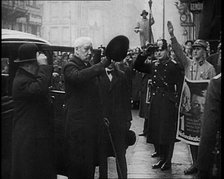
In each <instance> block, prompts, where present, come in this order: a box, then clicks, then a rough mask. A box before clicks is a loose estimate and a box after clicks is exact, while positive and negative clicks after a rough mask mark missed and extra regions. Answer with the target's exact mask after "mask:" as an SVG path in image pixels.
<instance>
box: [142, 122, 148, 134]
mask: <svg viewBox="0 0 224 179" xmlns="http://www.w3.org/2000/svg"><path fill="white" fill-rule="evenodd" d="M147 130H148V118H145V121H144V126H143V134H146V133H147Z"/></svg>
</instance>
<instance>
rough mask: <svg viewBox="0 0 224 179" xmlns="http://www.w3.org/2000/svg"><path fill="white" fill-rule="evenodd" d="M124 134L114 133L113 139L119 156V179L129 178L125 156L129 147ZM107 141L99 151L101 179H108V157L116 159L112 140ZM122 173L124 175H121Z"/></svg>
mask: <svg viewBox="0 0 224 179" xmlns="http://www.w3.org/2000/svg"><path fill="white" fill-rule="evenodd" d="M122 133H123V132H122ZM122 133H120V132H116V133H115V132H112V138H113V143H114V147H115V150H116V155H117V158H116V167H117V173H118V178H122V179H123V178H124V179H126V178H127V162H126V157H125V154H126V148H127V146H126V142H125V137H124V134H122ZM105 135H106V134H105ZM105 141H106V142H105V143H102V145H100V149H99V175H100V177H99V178H100V179H107V178H108V163H107V157H109V156H114V157H116V156H115V154H114V152H113V148H112V145H111V141H110V139H109V138H107V140H105ZM118 164H119V166H120V169H119V168H118ZM120 172H121V173H122V174H120ZM121 175H122V176H121Z"/></svg>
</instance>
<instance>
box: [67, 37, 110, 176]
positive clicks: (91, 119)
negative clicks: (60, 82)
mask: <svg viewBox="0 0 224 179" xmlns="http://www.w3.org/2000/svg"><path fill="white" fill-rule="evenodd" d="M92 56H93V43H92V39H91V38H89V37H79V38H77V39H76V40H75V42H74V58H73V59H71V60H70V61H69V63H67V64H66V65H65V67H64V70H63V74H64V79H65V92H66V112H67V113H66V123H65V135H66V142H67V144H68V159H69V161H68V179H74V178H94V173H95V166H96V159H97V147H98V146H97V145H98V136H99V131H100V127H101V126H102V125H103V117H102V106H101V100H100V89H99V78H98V77H99V75H101V74H102V73H104V72H105V67H107V66H108V65H109V64H110V60H108V59H107V58H106V57H104V58H101V59H100V60H99V62H97V63H96V64H91V63H90V60H91V59H92Z"/></svg>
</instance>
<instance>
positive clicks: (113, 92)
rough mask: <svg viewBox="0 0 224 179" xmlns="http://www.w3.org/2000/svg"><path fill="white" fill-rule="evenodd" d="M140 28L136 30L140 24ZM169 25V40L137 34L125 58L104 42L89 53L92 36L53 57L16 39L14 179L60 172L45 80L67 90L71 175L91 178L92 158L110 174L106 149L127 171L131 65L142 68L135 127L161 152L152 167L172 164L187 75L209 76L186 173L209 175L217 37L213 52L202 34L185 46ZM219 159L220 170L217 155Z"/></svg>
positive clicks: (215, 120)
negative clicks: (97, 53)
mask: <svg viewBox="0 0 224 179" xmlns="http://www.w3.org/2000/svg"><path fill="white" fill-rule="evenodd" d="M147 14H148V13H147V12H146V11H143V12H142V14H141V16H143V17H144V19H145V17H146V16H147ZM140 28H141V26H139V27H138V28H136V29H135V31H136V32H141V29H140ZM167 28H168V32H169V35H170V38H171V44H168V43H167V41H166V40H165V39H158V40H157V41H156V43H155V44H154V45H152V46H150V44H147V41H145V40H141V46H142V47H141V48H140V47H138V48H136V49H125V50H124V51H125V53H126V54H127V55H126V56H125V57H123V58H122V60H117V59H111V58H108V57H107V56H105V53H106V50H107V49H105V48H103V46H101V47H99V49H100V50H101V57H100V59H99V60H98V61H92V57H93V43H92V39H91V38H89V37H80V38H77V39H76V40H75V42H74V53H73V54H68V53H63V54H62V55H55V56H53V58H54V60H53V65H49V64H48V60H47V57H46V56H45V55H44V54H42V53H39V50H38V47H37V46H36V45H35V44H23V45H21V46H20V48H19V59H18V60H16V61H15V63H17V64H18V65H19V68H18V71H17V73H16V76H15V79H14V81H13V88H12V95H13V100H14V107H15V116H14V120H13V142H12V172H11V174H12V179H26V178H27V179H30V178H32V179H35V178H38V179H39V178H42V179H45V178H46V179H56V178H57V171H56V167H55V166H56V164H55V150H54V145H55V144H54V143H53V142H52V141H54V121H53V117H54V116H53V108H52V100H51V98H50V96H49V93H48V92H49V88H51V89H57V90H64V91H65V95H66V103H65V111H66V119H65V131H64V133H65V140H66V148H67V156H68V157H67V159H68V160H67V162H66V168H67V176H68V178H69V179H74V178H77V177H78V178H94V175H95V167H96V166H99V178H108V164H107V157H109V156H111V155H112V156H115V158H116V166H117V173H118V178H127V177H128V169H127V162H126V157H125V154H126V149H127V147H128V142H127V140H128V139H127V138H128V131H129V130H130V127H131V121H132V114H131V100H132V98H133V95H132V89H133V82H132V80H133V73H140V74H141V78H140V79H139V80H141V81H140V84H141V89H140V92H141V93H140V111H139V116H140V117H142V118H145V123H144V129H143V134H140V135H143V136H145V137H146V138H147V142H148V143H152V144H153V145H154V147H155V153H153V154H152V157H159V160H158V162H157V163H155V164H153V165H152V168H153V169H158V168H160V169H161V170H162V171H165V170H169V169H171V167H172V162H171V161H172V156H173V151H174V144H175V142H177V141H178V140H176V132H177V120H178V106H179V103H180V97H181V92H182V86H183V83H184V77H187V78H188V79H190V80H211V82H210V84H209V87H208V92H207V95H206V102H205V107H204V110H203V112H204V115H203V117H202V119H201V120H202V128H201V129H202V131H201V141H200V145H199V147H197V146H194V145H190V149H191V155H192V159H193V164H192V166H191V167H190V168H189V169H187V170H186V171H185V174H194V173H197V172H198V176H199V177H201V178H202V177H203V176H208V175H212V172H210V170H211V169H212V166H211V164H210V162H207V161H208V160H209V159H211V158H212V150H213V149H214V147H215V144H216V142H215V141H216V134H217V133H216V131H218V130H220V129H219V128H220V125H219V123H220V115H221V104H220V103H221V101H220V95H221V86H220V79H221V73H220V64H221V45H219V47H218V51H217V55H216V56H214V57H213V58H211V57H210V56H209V52H208V50H209V47H208V43H207V42H206V41H204V40H201V39H197V40H195V41H190V40H189V41H186V43H185V44H184V48H183V47H182V46H181V45H180V44H179V43H178V41H177V39H176V37H175V35H174V28H173V25H172V23H171V22H170V21H168V23H167ZM126 45H129V44H126ZM217 74H219V75H218V76H216V75H217ZM210 142H211V143H210ZM216 147H217V146H216ZM217 166H218V167H217V169H218V170H217V171H218V172H216V173H218V174H217V175H219V174H220V170H219V169H220V166H219V162H217Z"/></svg>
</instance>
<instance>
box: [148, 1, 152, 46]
mask: <svg viewBox="0 0 224 179" xmlns="http://www.w3.org/2000/svg"><path fill="white" fill-rule="evenodd" d="M148 3H149V43H151V39H152V37H151V35H152V28H151V18H152V11H151V8H152V0H149V1H148Z"/></svg>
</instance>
